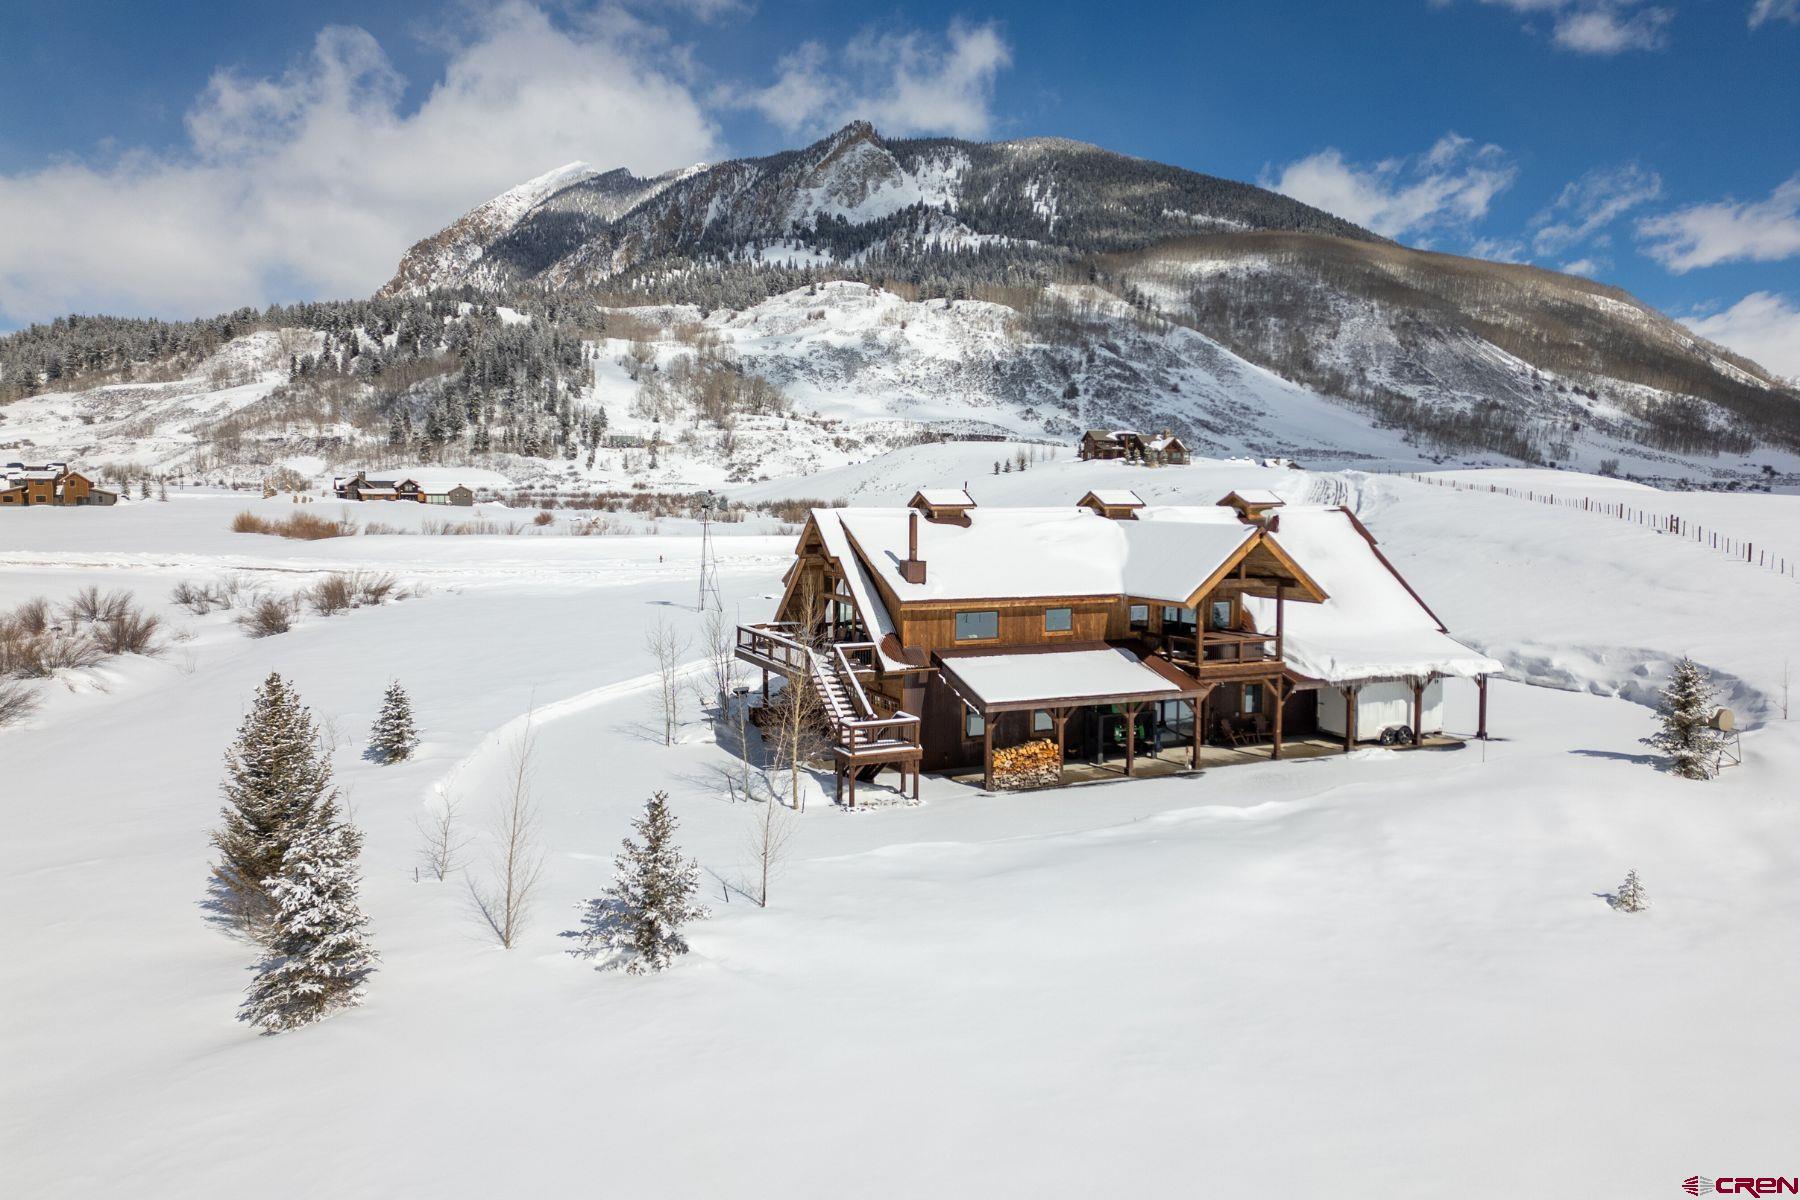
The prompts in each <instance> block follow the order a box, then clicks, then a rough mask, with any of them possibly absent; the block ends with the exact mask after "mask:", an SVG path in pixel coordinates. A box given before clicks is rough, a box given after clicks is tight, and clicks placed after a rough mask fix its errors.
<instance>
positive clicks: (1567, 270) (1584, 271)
mask: <svg viewBox="0 0 1800 1200" xmlns="http://www.w3.org/2000/svg"><path fill="white" fill-rule="evenodd" d="M1558 269H1559V270H1560V271H1562V272H1563V274H1565V275H1585V276H1587V277H1588V278H1589V279H1592V278H1593V277H1594V276H1595V275H1597V274H1599V273H1600V272H1601V271H1603V270H1605V269H1606V264H1605V263H1604V262H1602V261H1601V260H1600V259H1597V258H1578V259H1575V260H1574V261H1573V262H1566V263H1564V264H1563V265H1562V266H1561V267H1559V268H1558Z"/></svg>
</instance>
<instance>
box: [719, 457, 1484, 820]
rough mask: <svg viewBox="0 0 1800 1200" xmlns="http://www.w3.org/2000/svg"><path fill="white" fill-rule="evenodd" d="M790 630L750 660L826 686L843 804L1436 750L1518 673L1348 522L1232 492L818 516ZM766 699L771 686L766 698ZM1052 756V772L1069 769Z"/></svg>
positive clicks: (741, 653) (772, 631) (944, 498)
mask: <svg viewBox="0 0 1800 1200" xmlns="http://www.w3.org/2000/svg"><path fill="white" fill-rule="evenodd" d="M785 583H786V587H785V590H784V592H783V594H782V597H781V600H780V602H779V604H778V606H777V608H776V612H775V620H774V621H773V622H771V623H767V624H760V625H746V626H741V627H740V628H739V632H738V650H737V653H738V657H739V658H740V659H743V660H744V661H746V662H749V663H751V664H753V665H756V666H759V667H761V668H762V669H763V670H764V671H765V673H766V672H770V671H773V672H776V673H778V674H782V675H785V676H787V677H789V678H790V679H793V678H799V677H803V676H804V677H810V679H811V680H812V682H813V684H814V685H815V687H816V689H817V692H818V694H819V695H820V697H821V698H822V700H823V703H824V707H825V709H826V719H827V724H828V725H829V726H830V729H831V732H832V735H833V737H832V744H833V753H834V757H835V759H836V765H837V771H838V778H839V786H840V789H841V788H842V786H843V784H844V782H845V781H848V782H849V785H850V790H851V802H852V803H854V802H855V785H856V780H857V779H858V778H859V777H861V778H867V777H868V776H869V775H870V773H872V772H873V771H876V770H879V769H881V768H882V767H885V766H892V767H895V768H897V769H899V770H900V771H901V772H902V775H903V778H904V776H906V775H911V777H912V779H913V786H914V790H915V794H916V789H917V776H918V773H919V772H920V771H922V770H955V769H959V768H962V769H972V768H980V769H981V770H982V773H983V778H984V781H985V782H986V783H987V784H988V785H989V786H992V785H993V783H994V780H995V762H996V756H997V755H999V756H1001V757H1002V758H1006V757H1007V756H1008V754H1009V753H1017V754H1019V755H1023V756H1028V757H1030V758H1031V760H1032V761H1033V762H1037V763H1038V764H1039V766H1040V767H1041V765H1042V764H1041V760H1043V759H1045V758H1046V757H1047V758H1048V759H1049V761H1050V771H1051V778H1053V779H1054V778H1060V777H1061V775H1062V772H1063V769H1064V766H1065V764H1067V763H1069V762H1071V761H1084V762H1087V763H1100V764H1103V765H1104V764H1108V763H1112V764H1120V765H1122V766H1123V770H1124V773H1125V774H1128V775H1129V774H1133V773H1135V771H1134V767H1135V764H1136V762H1137V760H1138V759H1140V758H1142V757H1144V756H1146V755H1150V754H1154V755H1157V756H1158V757H1159V758H1160V760H1161V761H1163V762H1165V763H1166V762H1169V761H1171V757H1172V755H1175V754H1178V755H1179V759H1178V761H1179V762H1182V763H1185V764H1186V765H1188V766H1193V765H1198V763H1199V762H1200V758H1201V746H1202V744H1203V743H1207V742H1218V743H1224V744H1228V745H1234V746H1236V745H1242V744H1245V743H1248V742H1260V743H1264V744H1267V745H1268V747H1269V749H1268V753H1269V755H1270V756H1271V757H1279V756H1280V754H1281V748H1282V744H1283V740H1284V738H1292V737H1295V736H1302V737H1308V738H1312V739H1315V740H1318V739H1319V738H1320V736H1321V735H1323V734H1331V735H1334V736H1335V737H1337V738H1338V739H1341V741H1342V745H1343V748H1344V749H1348V748H1349V747H1350V746H1351V745H1353V744H1355V743H1356V742H1357V741H1358V740H1369V739H1372V738H1376V737H1380V736H1381V735H1382V733H1383V732H1384V731H1386V730H1389V729H1390V727H1397V726H1400V725H1405V726H1407V727H1408V728H1409V729H1410V730H1411V731H1412V733H1413V737H1414V740H1415V742H1416V741H1417V740H1418V739H1419V738H1420V737H1421V736H1422V735H1423V734H1424V733H1426V732H1429V731H1432V730H1435V729H1441V728H1442V680H1443V679H1444V678H1446V677H1463V678H1470V679H1473V680H1475V681H1476V682H1477V684H1478V686H1479V688H1480V692H1481V698H1482V704H1481V712H1482V720H1481V729H1480V731H1479V736H1484V737H1485V736H1486V678H1487V676H1489V675H1492V674H1496V673H1499V672H1500V671H1501V669H1502V668H1501V665H1500V664H1499V663H1498V662H1496V661H1494V660H1493V659H1491V658H1488V657H1487V656H1485V655H1482V654H1479V653H1476V652H1475V651H1472V650H1470V649H1468V648H1467V647H1465V646H1463V645H1461V644H1460V643H1458V642H1456V641H1455V640H1454V639H1452V638H1451V637H1449V635H1448V634H1447V633H1446V632H1445V630H1444V627H1443V625H1442V624H1441V623H1440V622H1439V621H1438V620H1437V618H1436V617H1435V616H1434V615H1433V614H1432V613H1431V610H1430V609H1429V608H1427V607H1426V606H1425V603H1424V601H1423V600H1421V599H1420V598H1419V597H1418V595H1417V594H1416V593H1414V592H1413V591H1412V589H1411V588H1410V587H1409V586H1408V585H1407V583H1406V581H1405V580H1404V579H1402V578H1401V577H1400V575H1399V573H1398V572H1397V571H1395V570H1394V568H1393V566H1392V564H1391V563H1389V562H1388V561H1387V559H1386V558H1385V557H1383V556H1382V554H1381V551H1380V550H1379V549H1378V548H1377V547H1376V545H1375V541H1374V539H1373V538H1372V537H1370V536H1369V534H1368V531H1367V530H1366V529H1364V528H1363V527H1362V525H1361V523H1360V522H1358V521H1357V520H1356V518H1355V517H1354V516H1352V515H1351V514H1350V512H1349V511H1348V510H1346V509H1342V508H1326V507H1320V506H1306V507H1294V506H1285V505H1283V504H1282V502H1281V500H1280V498H1279V497H1278V496H1275V495H1274V494H1273V493H1264V492H1236V493H1233V494H1232V495H1230V496H1227V497H1225V499H1224V500H1222V501H1221V502H1220V503H1219V504H1218V505H1215V506H1210V507H1178V506H1151V505H1146V504H1144V503H1143V501H1142V500H1141V499H1139V498H1138V497H1137V496H1136V495H1135V494H1133V493H1131V492H1128V491H1111V490H1107V491H1095V492H1090V493H1088V495H1086V496H1084V497H1082V500H1081V503H1080V504H1078V505H1075V506H1072V507H1067V508H982V507H979V506H978V505H976V503H975V502H974V500H973V499H971V498H970V497H969V496H968V494H967V492H966V491H963V490H956V489H947V490H938V489H926V490H923V491H921V492H919V493H918V494H916V495H915V496H914V497H913V500H912V502H911V503H910V504H908V505H907V506H905V507H900V508H849V509H815V510H813V512H812V513H811V514H810V516H809V517H808V519H807V522H806V525H805V527H804V528H803V529H802V531H801V534H800V540H799V544H798V547H797V550H796V561H795V562H794V564H793V566H792V567H791V568H790V569H789V571H788V574H787V576H786V579H785ZM764 679H765V690H766V682H767V675H766V674H765V677H764ZM1052 748H1053V749H1052Z"/></svg>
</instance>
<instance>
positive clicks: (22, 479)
mask: <svg viewBox="0 0 1800 1200" xmlns="http://www.w3.org/2000/svg"><path fill="white" fill-rule="evenodd" d="M118 502H119V494H118V493H117V492H112V491H107V490H106V489H104V488H99V487H95V486H94V481H93V480H92V479H90V478H88V477H87V476H86V475H84V474H82V473H81V472H80V471H76V470H72V469H71V468H70V467H69V464H67V463H60V462H53V463H45V464H43V465H42V466H31V465H28V464H26V463H21V462H11V463H7V464H6V465H5V466H3V467H0V506H5V507H9V508H18V507H23V506H26V505H36V504H52V505H61V506H74V505H84V506H86V505H106V504H117V503H118Z"/></svg>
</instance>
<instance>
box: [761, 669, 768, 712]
mask: <svg viewBox="0 0 1800 1200" xmlns="http://www.w3.org/2000/svg"><path fill="white" fill-rule="evenodd" d="M762 677H763V703H764V704H767V703H768V702H769V668H767V667H764V668H763V669H762Z"/></svg>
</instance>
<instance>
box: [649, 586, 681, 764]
mask: <svg viewBox="0 0 1800 1200" xmlns="http://www.w3.org/2000/svg"><path fill="white" fill-rule="evenodd" d="M644 648H645V649H646V650H648V651H650V656H651V657H652V658H654V659H655V660H656V685H657V686H656V696H657V702H658V704H660V705H661V707H662V722H663V745H665V746H673V745H674V744H675V727H676V725H677V724H679V723H680V719H681V656H682V655H683V654H684V653H686V652H687V648H688V639H686V638H684V637H682V636H681V635H680V634H679V633H678V632H676V630H675V629H673V628H671V627H670V625H669V623H668V622H667V621H664V620H662V619H661V618H660V617H659V618H658V619H657V621H656V623H655V624H654V625H652V626H650V628H648V629H647V630H645V631H644Z"/></svg>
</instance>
